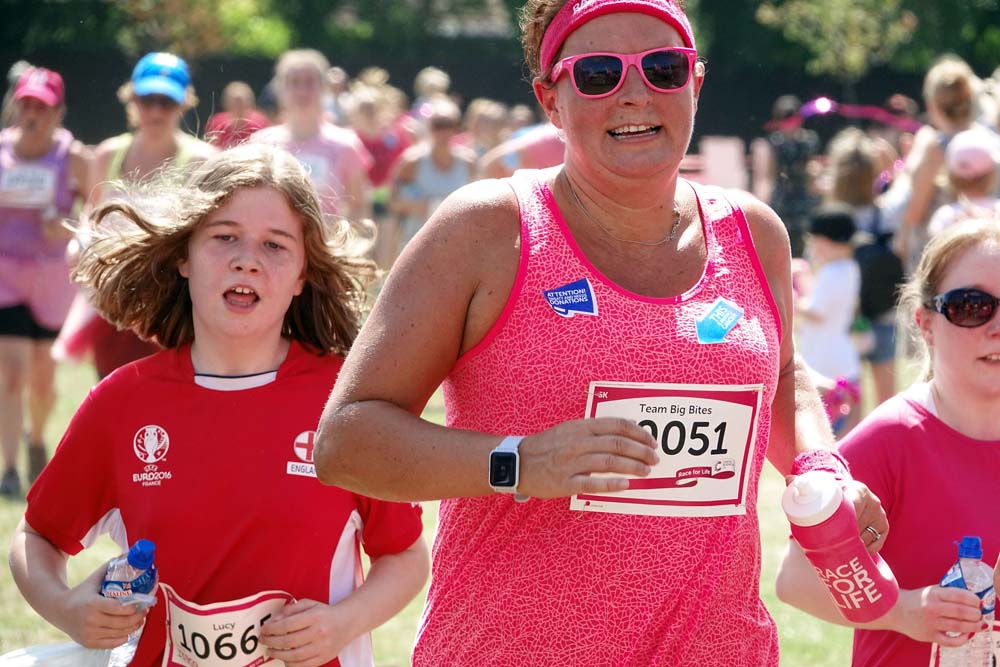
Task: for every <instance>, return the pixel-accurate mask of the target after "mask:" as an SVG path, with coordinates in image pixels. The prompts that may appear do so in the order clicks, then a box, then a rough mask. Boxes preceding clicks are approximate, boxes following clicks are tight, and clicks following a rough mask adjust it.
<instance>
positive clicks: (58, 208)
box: [0, 128, 75, 259]
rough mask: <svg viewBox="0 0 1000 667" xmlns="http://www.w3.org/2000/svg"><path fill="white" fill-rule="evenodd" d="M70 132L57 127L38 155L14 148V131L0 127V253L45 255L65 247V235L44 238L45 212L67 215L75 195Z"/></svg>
mask: <svg viewBox="0 0 1000 667" xmlns="http://www.w3.org/2000/svg"><path fill="white" fill-rule="evenodd" d="M72 144H73V135H72V134H70V132H69V130H66V129H64V128H56V130H55V133H54V135H53V141H52V149H51V150H49V152H48V153H47V154H46V155H45V156H43V157H41V158H39V159H37V160H24V159H22V158H19V157H18V156H17V154H16V153H15V152H14V132H13V131H12V130H4V131H2V132H0V257H9V258H15V259H35V258H38V259H48V258H56V257H62V256H63V255H64V254H65V252H66V243H67V241H66V240H64V239H61V240H55V241H53V240H48V239H46V237H45V235H44V233H43V229H42V221H43V219H44V218H45V216H46V214H47V213H50V212H54V213H55V214H57V215H59V216H62V217H64V218H65V217H69V215H70V213H71V211H72V208H73V200H74V198H75V195H74V193H73V191H72V190H71V189H70V183H69V180H70V179H69V150H70V147H71V146H72Z"/></svg>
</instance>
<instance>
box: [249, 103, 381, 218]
mask: <svg viewBox="0 0 1000 667" xmlns="http://www.w3.org/2000/svg"><path fill="white" fill-rule="evenodd" d="M250 141H254V142H259V143H266V144H272V145H274V146H278V147H280V148H284V149H285V150H286V151H288V152H289V153H291V154H292V155H294V156H295V157H297V158H298V159H299V161H300V162H302V164H304V165H305V167H306V169H307V170H308V171H309V176H310V178H311V179H312V182H313V185H314V186H316V192H317V193H319V198H320V203H321V204H322V206H323V212H324V213H326V214H329V215H336V214H337V213H343V212H344V210H345V209H346V208H347V207H346V206H343V205H341V203H340V201H341V200H342V199H343V198H344V196H345V195H346V194H347V188H346V184H347V183H348V182H350V181H351V180H352V179H353V178H357V177H358V175H359V174H360V175H361V177H362V178H367V175H368V170H369V169H370V168H371V166H372V164H373V163H374V161H373V160H372V156H371V154H370V153H369V152H368V150H367V149H366V148H365V147H364V144H362V143H361V140H360V139H358V136H357V135H356V134H354V132H352V131H351V130H345V129H344V128H342V127H337V126H336V125H333V124H331V123H323V124H322V125H321V126H320V130H319V133H318V134H316V135H315V136H313V137H310V138H308V139H304V140H296V139H294V138H293V137H292V134H291V132H290V131H289V129H288V126H287V125H274V126H272V127H268V128H264V129H263V130H261V131H260V132H256V133H254V134H253V135H251V137H250Z"/></svg>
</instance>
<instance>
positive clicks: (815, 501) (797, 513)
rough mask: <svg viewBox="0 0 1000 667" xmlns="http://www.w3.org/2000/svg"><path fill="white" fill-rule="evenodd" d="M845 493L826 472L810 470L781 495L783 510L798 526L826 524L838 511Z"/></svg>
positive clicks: (795, 480) (797, 478)
mask: <svg viewBox="0 0 1000 667" xmlns="http://www.w3.org/2000/svg"><path fill="white" fill-rule="evenodd" d="M843 497H844V491H843V489H841V487H840V482H839V481H837V478H836V477H834V476H833V473H829V472H826V471H823V470H810V471H808V472H805V473H802V474H801V475H799V476H797V477H796V478H795V479H794V480H792V483H791V484H789V485H788V488H786V489H785V493H784V494H783V495H782V496H781V508H782V509H783V510H785V514H786V515H787V516H788V520H789V521H791V522H792V523H794V524H795V525H797V526H815V525H816V524H818V523H823V522H824V521H826V520H827V519H829V518H830V517H831V516H833V514H834V512H836V511H837V508H838V507H840V503H841V501H842V500H843Z"/></svg>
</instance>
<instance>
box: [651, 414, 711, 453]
mask: <svg viewBox="0 0 1000 667" xmlns="http://www.w3.org/2000/svg"><path fill="white" fill-rule="evenodd" d="M639 426H641V427H642V428H644V429H646V430H647V431H649V433H650V434H651V435H652V436H653V439H654V440H657V441H658V442H659V443H660V448H661V449H662V450H663V453H664V454H667V455H668V456H675V455H678V454H681V453H684V452H685V448H686V452H687V454H690V455H691V456H702V455H703V454H708V455H711V456H717V455H722V454H728V453H729V451H728V450H727V449H726V446H725V442H726V422H724V421H723V422H719V423H718V424H717V425H715V427H714V428H713V427H712V424H711V422H691V430H690V431H688V426H687V424H685V423H684V422H682V421H679V420H673V421H668V422H667V423H666V424H664V425H663V426H660V425H659V424H657V423H656V422H654V421H653V420H651V419H643V420H642V421H640V422H639Z"/></svg>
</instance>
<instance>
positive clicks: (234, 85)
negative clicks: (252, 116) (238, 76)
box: [222, 81, 257, 108]
mask: <svg viewBox="0 0 1000 667" xmlns="http://www.w3.org/2000/svg"><path fill="white" fill-rule="evenodd" d="M237 97H242V98H243V99H244V100H246V102H247V105H248V106H250V107H251V108H253V106H254V105H255V104H256V103H257V98H256V97H255V96H254V94H253V88H251V87H250V86H249V84H247V83H246V82H245V81H230V82H229V83H227V84H226V87H225V88H223V89H222V106H223V107H225V106H226V105H227V104H228V103H229V102H230V101H231V100H232V99H233V98H237Z"/></svg>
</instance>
